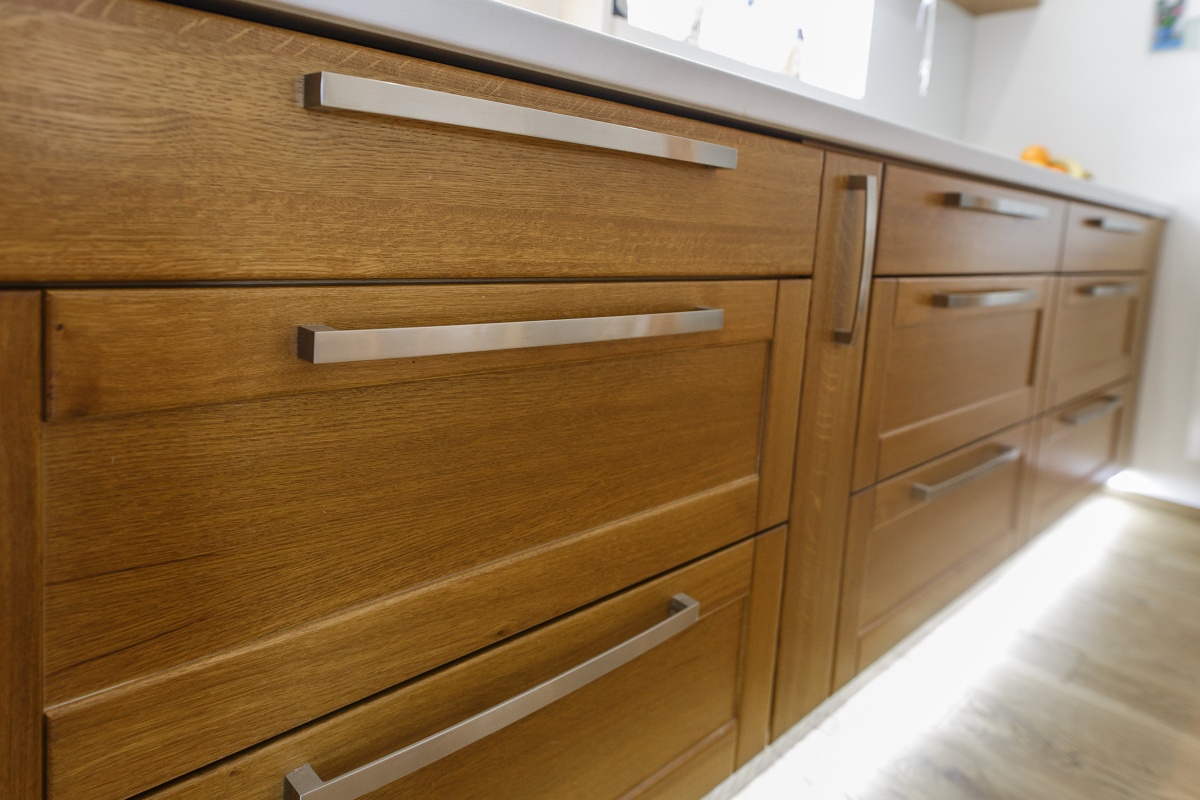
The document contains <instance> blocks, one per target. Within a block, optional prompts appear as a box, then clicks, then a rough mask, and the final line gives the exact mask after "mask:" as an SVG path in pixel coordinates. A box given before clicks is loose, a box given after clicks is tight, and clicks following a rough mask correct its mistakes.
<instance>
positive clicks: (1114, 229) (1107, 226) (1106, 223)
mask: <svg viewBox="0 0 1200 800" xmlns="http://www.w3.org/2000/svg"><path fill="white" fill-rule="evenodd" d="M1084 222H1085V223H1086V224H1088V225H1091V226H1092V227H1093V228H1099V229H1100V230H1102V231H1108V232H1109V233H1145V232H1146V226H1145V225H1143V224H1142V223H1140V222H1130V221H1128V220H1124V219H1117V218H1116V217H1089V218H1088V219H1086V220H1084Z"/></svg>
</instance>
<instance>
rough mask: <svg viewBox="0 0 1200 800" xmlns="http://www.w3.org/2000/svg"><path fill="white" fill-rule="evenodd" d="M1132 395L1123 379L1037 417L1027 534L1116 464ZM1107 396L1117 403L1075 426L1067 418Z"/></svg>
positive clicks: (1049, 520) (1071, 503)
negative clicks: (1039, 438) (1036, 440)
mask: <svg viewBox="0 0 1200 800" xmlns="http://www.w3.org/2000/svg"><path fill="white" fill-rule="evenodd" d="M1132 394H1133V392H1132V387H1131V386H1130V385H1129V384H1128V383H1123V384H1119V385H1117V386H1110V387H1108V388H1106V389H1104V390H1102V391H1100V392H1099V393H1098V394H1096V395H1093V396H1091V397H1087V398H1084V399H1083V400H1081V401H1079V402H1077V403H1072V404H1070V405H1067V406H1065V407H1062V408H1059V409H1056V410H1055V411H1052V412H1050V413H1048V414H1046V415H1045V416H1044V417H1042V419H1041V426H1040V436H1041V441H1040V442H1039V445H1038V455H1037V460H1036V462H1035V463H1036V469H1034V471H1033V476H1034V487H1033V490H1032V491H1033V494H1032V502H1033V508H1032V523H1031V524H1032V531H1033V533H1035V534H1036V533H1037V532H1040V531H1041V530H1042V529H1044V528H1045V527H1046V526H1048V525H1049V524H1050V523H1052V522H1054V520H1056V519H1057V518H1059V517H1060V516H1062V515H1063V514H1065V513H1066V512H1067V511H1069V510H1070V509H1071V508H1072V507H1073V506H1075V505H1076V504H1078V502H1079V501H1080V500H1082V499H1083V498H1084V497H1085V496H1087V495H1088V494H1089V493H1090V492H1092V491H1094V490H1095V489H1096V488H1098V487H1099V486H1100V485H1102V484H1103V482H1104V481H1105V480H1107V479H1108V478H1110V477H1112V474H1113V472H1114V471H1115V470H1116V469H1117V468H1119V466H1120V465H1121V464H1122V453H1121V444H1122V438H1123V434H1124V432H1125V429H1126V426H1127V425H1128V424H1129V416H1130V415H1131V414H1132V409H1131V408H1130V407H1129V403H1130V401H1131V398H1132ZM1110 400H1117V401H1119V402H1120V403H1121V405H1120V406H1117V407H1115V408H1112V410H1111V411H1109V412H1108V413H1105V414H1104V415H1103V416H1099V417H1095V418H1093V419H1090V420H1087V421H1085V422H1082V423H1079V424H1073V423H1072V422H1071V421H1070V420H1071V415H1073V414H1077V413H1087V412H1089V411H1091V410H1094V409H1097V408H1098V407H1099V408H1103V407H1104V406H1106V405H1107V404H1108V403H1109V401H1110Z"/></svg>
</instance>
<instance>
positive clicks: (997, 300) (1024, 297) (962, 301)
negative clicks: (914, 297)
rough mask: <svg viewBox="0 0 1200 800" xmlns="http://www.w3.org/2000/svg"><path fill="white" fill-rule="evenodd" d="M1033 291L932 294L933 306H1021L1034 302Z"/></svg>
mask: <svg viewBox="0 0 1200 800" xmlns="http://www.w3.org/2000/svg"><path fill="white" fill-rule="evenodd" d="M1037 299H1038V293H1037V290H1035V289H999V290H996V291H991V292H934V295H933V304H934V305H935V306H937V307H938V308H1000V307H1002V306H1022V305H1025V304H1026V303H1032V302H1035V301H1036V300H1037Z"/></svg>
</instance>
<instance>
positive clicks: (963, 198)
mask: <svg viewBox="0 0 1200 800" xmlns="http://www.w3.org/2000/svg"><path fill="white" fill-rule="evenodd" d="M946 205H948V206H954V207H955V208H965V209H969V210H971V211H986V212H987V213H989V214H1002V215H1003V216H1006V217H1021V218H1022V219H1045V218H1046V217H1048V216H1050V209H1049V208H1047V207H1046V206H1042V205H1038V204H1037V203H1025V202H1022V201H1020V200H1010V199H1008V198H1007V197H989V196H988V195H983V194H964V193H962V192H950V193H948V194H947V195H946Z"/></svg>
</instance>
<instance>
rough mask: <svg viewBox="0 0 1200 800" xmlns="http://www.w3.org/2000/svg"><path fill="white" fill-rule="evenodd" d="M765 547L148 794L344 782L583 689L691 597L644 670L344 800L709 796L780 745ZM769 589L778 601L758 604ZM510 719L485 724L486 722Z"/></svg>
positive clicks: (739, 550) (639, 666)
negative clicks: (742, 762)
mask: <svg viewBox="0 0 1200 800" xmlns="http://www.w3.org/2000/svg"><path fill="white" fill-rule="evenodd" d="M781 533H782V532H781V531H780V532H775V533H773V534H768V535H767V536H774V537H776V539H777V541H775V542H773V543H772V544H771V545H770V546H775V545H779V546H781V545H782V544H783V540H782V538H781ZM757 546H758V547H760V548H761V547H762V546H763V545H762V543H761V540H760V541H759V543H758V545H757ZM755 547H756V543H755V542H746V543H743V544H740V545H737V546H736V547H734V548H732V549H731V550H727V551H724V552H722V553H719V554H717V555H715V556H712V557H710V558H708V559H705V560H703V561H700V562H698V563H696V564H694V565H692V566H689V567H687V568H685V569H682V570H680V571H678V572H676V573H673V574H671V575H669V576H667V577H664V578H660V579H658V580H655V581H652V582H650V583H648V584H645V585H643V586H641V587H639V588H637V589H634V590H631V591H629V592H626V593H625V594H622V595H620V596H618V597H616V598H613V599H611V600H607V601H605V602H603V603H601V604H599V605H596V606H593V607H591V608H588V609H585V610H583V611H580V612H578V613H576V614H573V615H571V616H569V617H566V618H564V619H562V620H560V621H557V622H554V623H553V624H551V625H548V626H545V627H543V628H541V629H539V630H537V631H534V632H532V633H529V634H526V635H524V636H521V637H518V638H516V639H515V640H512V641H510V642H506V643H504V644H502V645H500V646H499V647H496V648H493V649H491V650H489V651H487V652H485V653H483V654H480V655H478V656H475V657H473V658H470V659H467V660H465V661H462V662H460V663H458V664H455V665H453V666H450V667H447V668H445V669H443V670H439V671H437V672H435V673H433V674H431V675H429V676H427V677H423V678H421V679H419V680H417V681H414V682H411V683H408V684H405V685H404V686H401V687H399V688H397V689H394V690H391V691H389V692H387V693H385V694H383V695H381V696H379V697H377V698H373V699H372V700H370V701H369V702H367V703H364V704H362V705H359V706H356V707H354V708H352V709H350V710H348V711H346V712H343V713H340V714H337V715H334V716H332V717H330V718H328V719H325V720H321V721H319V722H317V723H314V724H313V725H310V726H308V727H305V728H302V729H300V730H299V731H297V732H294V733H291V734H288V735H287V736H284V737H281V738H279V739H275V740H273V741H271V742H269V743H267V744H264V745H262V746H260V747H257V748H254V749H252V750H250V751H249V752H246V753H244V754H241V755H238V756H236V757H235V758H232V759H229V760H226V761H223V762H221V763H220V764H218V765H215V766H213V767H211V768H209V769H206V770H203V771H201V772H200V773H198V774H196V775H194V776H191V777H188V778H186V779H185V780H183V781H180V782H177V783H175V784H172V785H171V786H170V787H168V788H166V789H163V790H162V791H159V792H156V793H152V794H151V795H150V796H149V797H148V798H147V800H200V798H211V800H226V798H238V799H239V800H278V798H279V797H280V787H281V786H282V785H283V783H284V779H285V776H287V775H288V774H289V773H292V772H293V771H295V770H297V769H298V768H301V767H302V766H304V765H309V766H310V767H311V768H312V770H313V771H314V772H315V773H316V775H317V776H319V779H320V780H322V781H325V782H332V781H333V780H334V779H336V778H337V777H339V776H342V775H344V774H346V773H348V772H350V771H352V770H355V769H357V768H360V767H363V766H364V765H367V764H369V763H371V762H373V761H375V760H376V759H380V758H383V757H385V756H387V755H389V754H392V753H394V752H396V751H398V750H401V749H403V748H406V747H409V746H410V745H413V744H414V743H416V742H418V741H420V740H422V739H424V738H426V737H429V736H431V735H433V734H436V733H438V732H440V731H444V730H445V729H447V728H449V727H451V726H453V725H456V724H457V723H460V722H462V721H464V720H466V719H468V718H471V717H473V716H475V715H477V714H481V713H483V712H486V711H487V710H488V709H491V708H494V707H496V706H497V705H498V704H500V703H503V702H505V701H507V700H509V699H510V698H513V697H515V696H516V695H518V694H521V693H522V692H526V691H528V690H530V689H531V688H533V687H534V686H536V685H539V684H542V683H543V682H548V681H552V680H556V679H557V680H558V681H559V684H561V683H572V681H571V679H570V676H568V677H567V678H565V679H564V678H559V677H558V676H561V675H563V673H565V672H567V671H568V670H571V669H572V668H574V667H576V666H578V665H580V664H581V663H583V662H585V661H587V660H589V659H591V658H593V657H595V656H597V655H599V654H600V653H602V652H604V651H606V650H609V649H610V648H613V649H625V650H628V649H631V640H632V639H633V638H634V637H636V636H638V635H639V634H642V633H644V632H646V631H648V630H651V629H655V628H656V627H658V626H662V625H663V623H664V622H666V621H667V620H668V619H670V618H671V615H672V611H671V608H672V598H673V597H678V596H680V595H685V596H686V597H687V598H689V599H690V600H693V601H695V602H696V603H697V604H698V606H699V618H698V620H696V621H694V622H693V623H692V624H690V625H687V620H675V621H674V622H682V623H684V624H683V625H674V626H673V627H671V629H670V631H668V632H667V633H666V634H658V635H657V636H656V641H657V644H655V645H654V646H653V647H651V648H650V649H648V650H646V651H645V652H644V653H643V654H642V655H639V656H637V657H636V658H634V659H633V660H632V661H628V662H627V663H625V664H624V665H623V666H618V667H617V668H616V669H615V670H614V671H608V672H605V671H604V670H603V669H600V668H596V669H594V670H592V672H593V673H595V674H594V675H588V676H585V677H584V678H582V679H580V680H579V681H575V682H574V683H573V685H574V686H576V687H577V688H574V690H573V691H570V692H569V693H568V694H565V696H561V697H560V698H559V699H557V700H555V701H553V702H550V703H549V704H548V705H544V706H543V707H541V708H540V710H536V711H533V713H531V714H529V715H528V716H525V717H523V718H518V719H516V720H515V721H512V722H511V724H508V725H507V726H505V727H500V728H499V729H498V730H495V732H492V733H490V735H486V736H485V737H484V738H482V739H479V740H478V741H475V742H473V743H470V744H467V745H466V746H465V747H464V748H463V749H459V750H457V751H455V750H453V746H452V745H448V746H446V747H445V750H450V751H451V752H449V753H448V754H446V755H444V756H443V757H441V758H438V759H436V760H434V761H433V762H432V763H429V764H428V765H427V766H424V767H423V768H419V769H416V770H415V771H413V772H410V773H409V774H407V775H402V776H401V777H398V778H395V779H394V780H390V781H388V782H387V783H386V784H385V785H384V786H382V787H381V788H378V789H376V790H374V791H370V792H369V793H363V794H361V795H360V794H358V793H357V792H352V793H350V794H347V795H339V796H340V797H347V798H349V797H359V796H362V797H371V798H380V799H382V798H389V800H392V799H393V798H394V799H395V800H399V798H420V799H421V800H434V799H435V798H445V799H446V800H457V799H458V798H466V797H487V798H497V800H499V799H500V798H513V800H518V798H519V800H533V799H534V798H546V800H559V798H567V797H572V798H574V797H578V798H584V797H586V798H595V799H596V800H603V799H604V798H613V799H614V800H615V799H616V798H631V799H632V798H639V800H649V798H677V800H690V799H691V798H697V797H700V796H702V795H703V794H704V793H705V792H706V791H707V790H709V789H711V788H712V787H713V786H714V785H715V784H717V783H719V782H720V781H721V780H722V779H724V778H725V777H726V776H728V775H729V774H730V772H732V770H733V769H734V767H735V765H736V763H737V761H738V755H737V751H738V749H739V743H740V742H741V741H742V740H743V739H745V738H746V737H747V736H749V737H750V738H751V739H757V746H758V747H761V746H763V745H764V744H765V732H766V713H765V711H766V708H767V703H766V698H767V697H769V694H770V675H771V665H770V662H769V661H767V662H764V663H761V664H759V665H758V668H757V669H754V668H752V667H751V666H750V661H751V658H750V656H751V654H753V653H754V652H755V650H756V649H757V650H761V649H762V647H763V645H764V644H765V645H767V646H768V647H769V646H770V645H772V644H773V638H774V630H775V628H774V624H773V623H774V620H775V617H776V615H777V612H778V607H777V598H778V592H779V579H780V570H779V568H778V565H771V564H770V561H769V559H762V558H759V559H755V558H754V551H755ZM776 549H778V548H776ZM755 563H757V564H758V567H759V568H758V569H754V565H755ZM752 573H753V574H752ZM752 587H753V590H752ZM760 594H762V595H765V596H771V597H774V598H776V604H770V603H768V604H766V605H761V604H756V603H755V602H754V601H753V597H755V596H758V595H760ZM674 613H676V614H678V613H681V612H674ZM682 613H683V614H685V615H686V614H688V613H694V612H682ZM667 625H668V626H672V625H673V623H671V622H668V623H667ZM659 630H660V631H661V630H662V629H661V628H659ZM663 636H666V637H667V638H663ZM633 649H635V650H636V649H638V648H633ZM557 686H558V684H556V687H557ZM530 701H534V702H530ZM540 701H541V698H540V697H539V696H538V695H537V694H536V693H534V697H528V696H527V698H526V699H525V702H524V703H522V704H521V705H524V706H528V707H533V708H536V707H537V706H538V705H539V702H540ZM518 713H519V712H518ZM496 716H500V715H499V714H492V716H491V717H484V718H483V719H482V720H480V721H479V727H481V728H485V729H486V728H487V727H488V723H489V722H491V720H492V719H493V718H494V717H496ZM451 738H453V737H451ZM467 738H468V739H469V738H471V737H467ZM445 750H443V752H445ZM409 768H411V766H408V767H406V768H404V769H398V770H397V772H404V771H405V769H409ZM378 775H379V772H378V771H377V772H374V773H371V774H370V775H369V776H368V778H373V779H374V780H372V781H371V783H372V784H379V783H381V782H383V781H385V780H387V777H391V776H387V777H376V776H378Z"/></svg>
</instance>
